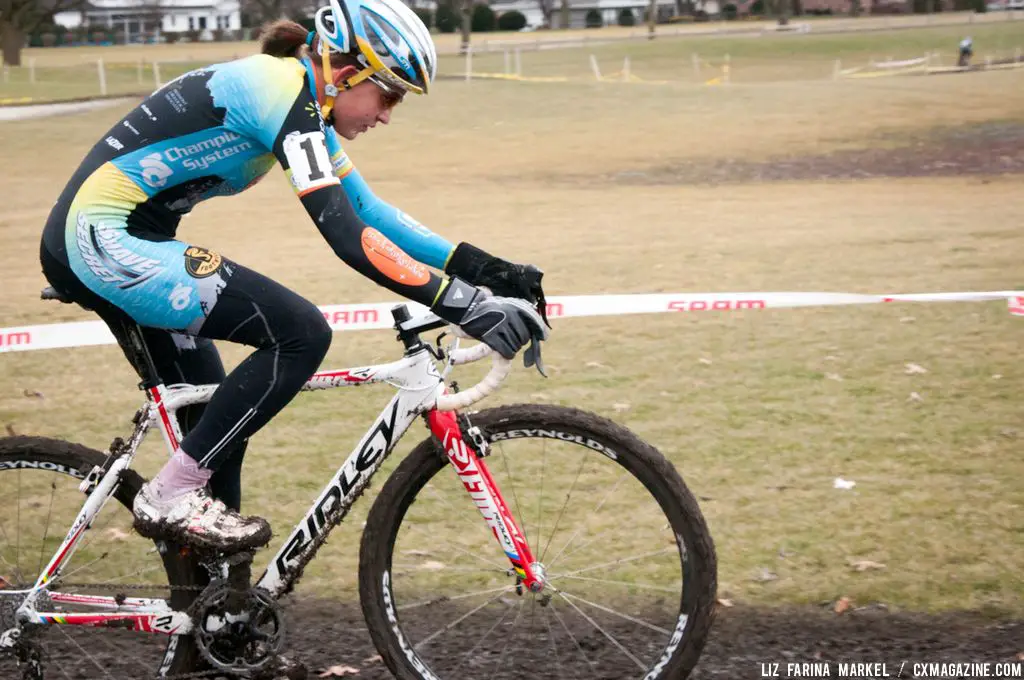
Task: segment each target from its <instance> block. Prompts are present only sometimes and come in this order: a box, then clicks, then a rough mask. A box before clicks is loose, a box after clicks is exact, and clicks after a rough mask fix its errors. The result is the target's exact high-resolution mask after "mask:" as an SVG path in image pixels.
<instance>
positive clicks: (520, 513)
mask: <svg viewBox="0 0 1024 680" xmlns="http://www.w3.org/2000/svg"><path fill="white" fill-rule="evenodd" d="M498 451H500V452H501V460H502V463H504V467H505V474H506V475H507V476H508V486H509V487H511V488H512V502H513V503H515V505H516V517H519V518H522V517H525V515H523V508H522V506H521V505H520V504H519V492H518V491H516V487H517V486H518V485H517V484H516V479H515V477H513V476H512V470H511V469H510V468H509V466H508V456H507V455H505V447H503V446H499V447H498ZM502 486H503V487H504V486H505V485H504V484H503V485H502ZM519 529H520V530H521V531H522V532H523V540H524V541H526V545H530V535H529V534H528V533H527V531H526V525H525V524H524V525H523V526H521V527H519Z"/></svg>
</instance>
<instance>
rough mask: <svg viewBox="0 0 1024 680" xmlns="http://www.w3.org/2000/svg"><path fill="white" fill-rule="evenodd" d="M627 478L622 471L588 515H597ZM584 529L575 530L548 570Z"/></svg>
mask: <svg viewBox="0 0 1024 680" xmlns="http://www.w3.org/2000/svg"><path fill="white" fill-rule="evenodd" d="M629 477H630V475H629V471H628V470H625V471H623V473H622V475H621V476H620V477H619V481H617V482H615V485H614V486H612V488H611V489H609V490H608V493H606V494H605V495H604V497H603V498H602V499H601V500H600V501H598V503H597V507H595V508H594V509H593V510H591V511H590V515H596V514H597V513H598V511H600V510H601V508H603V507H604V504H605V503H607V502H608V499H609V498H611V497H612V495H613V494H614V493H615V492H616V491H618V489H619V487H620V486H622V483H623V482H624V481H626V480H627V479H629ZM585 529H586V526H581V527H580V528H579V529H577V530H576V532H575V533H574V534H573V535H572V536H570V537H569V540H568V541H566V542H565V543H564V544H563V545H562V548H561V549H560V550H559V551H558V553H556V554H555V556H554V557H552V558H551V561H550V562H548V565H547V566H548V569H550V568H551V567H552V566H554V564H555V562H557V561H558V558H559V557H561V556H562V553H563V552H565V549H566V548H568V547H569V544H570V543H572V542H573V541H574V540H576V537H577V536H579V535H580V533H581V532H582V531H584V530H585ZM552 535H554V534H552ZM593 540H594V539H591V540H590V541H587V542H586V543H584V544H583V545H580V546H576V550H573V551H572V552H576V551H577V550H579V549H580V548H582V547H583V546H586V545H589V544H590V543H593ZM570 554H571V553H570Z"/></svg>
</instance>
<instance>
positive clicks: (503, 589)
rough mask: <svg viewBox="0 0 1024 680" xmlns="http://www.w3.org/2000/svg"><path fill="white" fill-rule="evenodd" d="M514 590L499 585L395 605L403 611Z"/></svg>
mask: <svg viewBox="0 0 1024 680" xmlns="http://www.w3.org/2000/svg"><path fill="white" fill-rule="evenodd" d="M513 590H515V586H501V587H500V588H487V589H486V590H476V591H473V592H471V593H463V594H461V595H443V596H441V597H432V598H430V599H429V600H420V601H418V602H413V603H411V604H406V605H402V606H400V607H396V609H397V610H398V611H405V610H407V609H417V608H418V607H425V606H426V605H429V604H436V603H438V602H442V601H443V602H454V601H455V600H465V599H466V598H468V597H476V596H477V595H490V594H491V593H498V592H500V593H508V592H512V591H513Z"/></svg>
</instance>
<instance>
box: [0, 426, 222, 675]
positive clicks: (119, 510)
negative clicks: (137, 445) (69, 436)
mask: <svg viewBox="0 0 1024 680" xmlns="http://www.w3.org/2000/svg"><path fill="white" fill-rule="evenodd" d="M106 458H107V456H106V455H105V454H103V453H100V452H99V451H95V450H93V449H89V448H86V447H84V446H79V445H78V444H71V443H68V442H65V441H59V440H55V439H45V438H42V437H7V438H0V633H2V632H3V631H4V630H7V629H9V628H11V627H13V626H14V623H15V622H14V611H15V610H16V609H17V608H18V606H20V604H21V602H22V601H23V599H24V596H23V595H16V594H14V593H13V592H11V591H18V590H24V589H26V588H31V587H32V586H33V584H34V583H35V581H36V579H37V577H38V576H39V574H40V573H41V572H42V571H43V569H44V568H45V567H46V565H47V563H48V562H49V561H50V559H51V558H52V557H53V555H54V553H55V552H56V550H57V548H58V547H59V546H60V544H61V542H62V541H63V540H64V537H65V535H66V533H67V531H68V530H69V529H70V528H71V525H72V523H73V522H74V519H75V516H76V515H77V513H78V511H79V510H80V509H81V507H82V504H83V503H84V501H85V498H86V497H85V495H84V494H83V493H82V492H81V491H79V489H78V485H79V484H80V482H81V480H82V479H84V478H85V476H86V475H87V474H88V473H89V471H90V470H92V469H93V467H95V466H97V465H102V464H103V463H104V461H105V460H106ZM142 481H143V480H142V478H141V477H139V475H138V474H137V473H135V472H134V471H132V470H126V471H125V473H124V474H123V475H122V478H121V483H120V485H119V486H118V489H117V493H116V494H115V498H114V499H111V501H110V502H108V503H107V505H106V506H105V507H104V508H103V509H102V510H101V511H100V512H99V514H97V515H96V517H95V518H94V519H93V523H92V525H91V526H90V527H89V528H88V530H87V532H86V534H85V536H84V537H83V538H82V539H81V540H80V544H79V547H78V549H77V551H76V552H75V553H74V555H72V557H71V559H70V560H69V561H68V562H66V563H65V565H64V567H63V571H62V573H61V576H60V577H59V580H58V581H57V582H56V583H55V584H53V585H52V587H51V588H50V591H52V592H56V593H60V592H68V593H75V594H78V595H100V596H105V597H116V596H117V595H118V594H123V595H125V596H127V597H147V598H159V599H165V600H168V601H169V603H170V605H171V607H172V608H173V609H175V610H178V611H182V610H185V609H187V608H188V605H189V604H190V603H191V602H192V600H193V599H195V596H196V594H197V591H196V587H198V586H201V585H202V584H203V583H204V582H205V581H204V580H203V577H202V573H203V572H202V570H201V569H200V568H199V566H198V564H197V563H196V562H195V560H194V558H193V557H192V555H191V554H190V553H189V552H187V551H183V550H181V548H180V547H179V546H176V545H173V544H170V543H166V542H163V541H159V542H157V543H156V544H154V542H152V541H150V540H148V539H144V538H142V537H140V536H139V535H138V534H136V533H135V532H134V531H132V528H131V527H132V513H131V507H132V501H133V499H134V498H135V494H137V493H138V491H139V487H140V486H141V485H142ZM5 591H7V593H6V594H5ZM37 609H38V610H40V611H44V610H45V611H50V612H61V613H71V612H96V611H102V610H97V609H95V608H90V607H88V606H85V605H78V604H69V603H66V602H56V601H48V600H42V601H40V602H38V603H37ZM23 630H24V635H25V636H26V637H27V639H28V640H29V641H30V644H29V646H28V647H27V648H26V649H35V650H38V651H39V652H41V662H42V673H43V676H44V677H47V678H79V677H89V678H97V679H100V678H117V679H118V680H121V679H123V678H152V677H153V676H154V675H157V674H160V675H174V674H178V673H186V672H189V671H193V670H195V668H196V667H197V651H196V648H195V643H194V642H193V639H192V637H191V636H185V635H171V636H164V635H155V634H149V633H136V632H132V631H126V630H118V629H114V628H89V627H85V626H77V625H74V626H70V625H45V626H27V627H25V628H24V629H23ZM22 651H23V652H24V651H25V649H23V650H22ZM24 671H25V664H22V665H21V667H18V662H17V659H16V658H14V656H13V655H12V654H10V653H7V654H4V653H0V677H3V678H15V677H20V676H21V674H22V673H23V672H24ZM83 673H84V675H83ZM29 677H39V676H38V675H36V676H29Z"/></svg>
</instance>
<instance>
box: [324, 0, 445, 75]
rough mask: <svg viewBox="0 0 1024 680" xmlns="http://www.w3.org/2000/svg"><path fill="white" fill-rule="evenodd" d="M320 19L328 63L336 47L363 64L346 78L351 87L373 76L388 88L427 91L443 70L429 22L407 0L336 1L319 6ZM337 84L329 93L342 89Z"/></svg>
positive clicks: (325, 57)
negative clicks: (439, 67) (427, 24)
mask: <svg viewBox="0 0 1024 680" xmlns="http://www.w3.org/2000/svg"><path fill="white" fill-rule="evenodd" d="M315 24H316V33H317V35H318V36H319V38H320V44H319V45H318V48H320V49H318V51H319V52H320V53H321V55H322V57H323V59H324V64H325V68H326V64H327V63H328V60H329V55H328V52H329V51H331V50H333V51H335V52H340V53H342V54H350V55H352V56H354V57H356V58H357V59H358V61H359V63H360V64H362V65H363V69H362V70H361V71H360V72H359V73H358V74H356V75H354V76H352V77H351V78H349V79H348V80H346V81H345V82H344V83H343V86H344V87H345V88H346V89H348V88H350V87H352V86H353V85H356V84H357V83H359V82H362V81H363V80H366V79H367V78H369V79H372V80H374V81H375V82H376V83H377V84H378V85H381V86H382V87H384V88H385V89H390V90H395V89H397V90H399V91H403V92H413V93H415V94H426V93H427V91H428V89H429V87H430V83H431V81H433V79H434V76H435V75H436V73H437V50H436V49H435V48H434V41H433V40H432V39H431V37H430V31H429V30H427V27H426V26H425V25H424V24H423V21H422V20H420V18H419V17H418V16H416V13H415V12H413V11H412V10H411V9H409V8H408V7H407V6H406V5H405V4H404V3H403V2H402V1H401V0H330V3H329V4H328V5H327V6H326V7H321V8H320V9H319V10H318V11H317V13H316V18H315ZM324 47H328V48H329V49H323V48H324ZM331 89H333V88H328V91H327V92H326V94H328V95H331V94H337V92H333V93H332V92H330V90H331Z"/></svg>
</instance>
